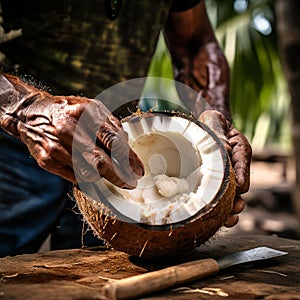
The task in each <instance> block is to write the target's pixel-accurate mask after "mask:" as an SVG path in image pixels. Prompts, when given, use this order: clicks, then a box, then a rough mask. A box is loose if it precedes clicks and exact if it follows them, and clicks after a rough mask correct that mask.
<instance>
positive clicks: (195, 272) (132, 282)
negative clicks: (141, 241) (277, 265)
mask: <svg viewBox="0 0 300 300" xmlns="http://www.w3.org/2000/svg"><path fill="white" fill-rule="evenodd" d="M287 254H288V253H287V252H283V251H279V250H276V249H272V248H268V247H257V248H253V249H250V250H245V251H240V252H236V253H232V254H229V255H226V256H223V257H221V258H220V259H217V260H215V259H212V258H208V259H200V260H195V261H191V262H187V263H183V264H179V265H176V266H172V267H168V268H164V269H161V270H157V271H153V272H148V273H145V274H141V275H137V276H132V277H128V278H124V279H120V280H118V281H114V282H111V283H108V284H106V285H105V286H104V287H103V290H102V292H103V293H104V295H105V296H106V297H107V298H108V299H113V300H117V299H118V300H119V299H134V298H136V297H140V296H144V295H147V294H149V293H153V292H158V291H161V290H165V289H168V288H171V287H174V286H178V285H180V284H184V283H188V282H192V281H195V280H198V279H202V278H205V277H208V276H211V275H214V274H217V273H218V272H219V271H220V270H221V269H225V268H229V267H231V266H234V265H238V264H244V263H249V262H254V261H259V260H266V259H271V258H275V257H279V256H282V255H287Z"/></svg>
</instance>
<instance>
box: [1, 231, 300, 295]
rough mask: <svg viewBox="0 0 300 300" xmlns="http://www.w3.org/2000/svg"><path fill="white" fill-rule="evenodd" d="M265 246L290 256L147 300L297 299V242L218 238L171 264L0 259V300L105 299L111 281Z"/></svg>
mask: <svg viewBox="0 0 300 300" xmlns="http://www.w3.org/2000/svg"><path fill="white" fill-rule="evenodd" d="M257 246H268V247H273V248H276V249H278V250H282V251H286V252H288V253H289V254H288V255H287V256H283V257H280V258H276V259H273V260H269V261H264V262H260V263H255V264H252V265H243V266H238V267H233V268H231V269H228V270H224V271H221V273H219V274H218V275H215V276H212V277H210V278H207V279H205V280H200V281H197V282H193V283H191V284H188V285H185V286H181V287H178V288H176V289H173V290H171V291H165V292H163V293H159V294H156V295H151V296H149V297H147V299H153V300H154V299H155V300H158V299H161V300H162V299H176V300H177V299H223V298H225V299H226V298H227V299H300V276H299V270H300V241H297V240H289V239H282V238H278V237H275V236H253V235H249V236H219V237H215V238H213V239H212V240H211V241H210V242H209V243H207V244H206V245H203V246H202V247H200V248H199V249H197V251H195V252H193V253H187V255H186V256H185V257H181V258H178V259H177V260H176V261H168V260H164V261H163V262H159V261H145V260H140V259H138V258H132V257H128V255H127V254H124V253H121V252H117V251H114V250H103V249H97V250H87V249H77V250H61V251H50V252H47V253H37V254H26V255H19V256H15V257H6V258H2V259H0V299H1V300H2V299H18V300H19V299H20V300H21V299H22V300H23V299H32V300H35V299H47V300H51V299H56V300H57V299H58V300H59V299H64V300H65V299H66V300H68V299H78V300H79V299H104V297H103V295H102V293H101V288H102V287H103V286H104V285H105V284H106V283H107V282H108V281H110V280H117V279H121V278H125V277H129V276H132V275H137V274H142V273H145V272H147V270H156V269H160V268H163V267H167V266H170V265H174V264H178V263H181V262H185V261H191V260H193V259H201V258H209V257H212V258H218V257H221V256H223V255H226V254H229V253H232V252H236V251H240V250H246V249H250V248H252V247H257Z"/></svg>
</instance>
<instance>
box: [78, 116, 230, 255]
mask: <svg viewBox="0 0 300 300" xmlns="http://www.w3.org/2000/svg"><path fill="white" fill-rule="evenodd" d="M122 126H123V129H124V130H125V131H126V132H127V133H128V138H129V144H130V145H131V147H132V149H133V150H134V151H135V152H136V153H137V155H138V156H139V158H140V159H141V160H142V162H143V164H144V167H145V175H144V176H143V177H142V178H141V179H139V180H138V184H137V187H136V188H135V189H133V190H125V189H121V188H118V187H116V186H114V185H113V184H111V183H110V182H108V181H107V180H105V179H102V180H101V182H98V183H97V184H96V185H94V186H93V189H92V191H91V189H82V190H83V191H81V190H80V189H79V188H77V187H75V188H74V196H75V199H76V201H77V204H78V206H79V209H80V211H81V212H82V214H83V216H84V218H85V220H86V221H87V222H88V224H89V225H90V226H91V228H92V229H93V231H94V232H95V233H96V234H97V235H98V236H99V237H100V238H101V239H104V240H105V241H106V242H107V243H108V244H109V245H111V246H112V247H113V248H115V249H116V250H119V251H123V252H126V253H128V254H130V255H134V256H140V257H147V258H149V257H163V256H168V257H170V256H176V255H180V254H182V253H184V252H186V251H189V250H192V249H194V248H196V247H197V246H199V245H201V244H203V243H204V242H206V241H207V240H208V239H209V238H211V237H212V236H213V235H214V234H215V233H216V232H217V231H218V230H219V229H220V228H221V227H222V226H223V225H224V223H225V222H226V220H227V218H228V216H229V215H230V212H231V210H232V206H233V202H234V198H235V192H236V181H235V175H234V171H233V168H232V166H231V162H230V159H229V157H228V153H227V151H226V149H225V147H224V146H223V144H222V142H221V140H220V139H219V138H218V137H217V136H216V134H215V133H214V132H213V131H212V130H211V129H210V128H208V127H207V126H206V125H205V124H203V123H201V122H200V121H198V120H196V119H195V118H193V117H191V116H187V115H184V114H181V113H180V114H179V113H145V114H139V115H133V116H130V117H128V118H125V119H124V120H123V121H122Z"/></svg>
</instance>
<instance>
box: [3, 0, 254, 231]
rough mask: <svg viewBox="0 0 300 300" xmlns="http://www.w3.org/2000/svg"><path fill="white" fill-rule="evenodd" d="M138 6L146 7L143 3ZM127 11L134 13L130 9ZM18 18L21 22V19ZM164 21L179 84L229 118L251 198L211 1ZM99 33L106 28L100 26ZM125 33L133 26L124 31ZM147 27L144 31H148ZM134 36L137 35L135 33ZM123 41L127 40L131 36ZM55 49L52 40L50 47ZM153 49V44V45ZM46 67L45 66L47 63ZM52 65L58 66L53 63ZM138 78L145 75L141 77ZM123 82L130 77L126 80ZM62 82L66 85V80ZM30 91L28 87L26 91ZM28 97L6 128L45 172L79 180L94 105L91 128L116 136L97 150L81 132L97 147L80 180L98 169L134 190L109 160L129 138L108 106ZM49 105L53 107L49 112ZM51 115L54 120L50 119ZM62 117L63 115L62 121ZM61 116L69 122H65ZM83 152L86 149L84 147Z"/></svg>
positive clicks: (240, 175)
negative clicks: (75, 140)
mask: <svg viewBox="0 0 300 300" xmlns="http://www.w3.org/2000/svg"><path fill="white" fill-rule="evenodd" d="M129 3H130V2H129ZM138 3H144V2H143V1H139V2H138ZM145 3H146V2H145ZM149 3H150V2H149ZM182 3H183V2H182ZM150 4H151V3H150ZM173 8H174V7H173ZM124 11H125V12H129V11H130V10H124ZM80 15H81V14H80ZM151 18H153V17H152V16H151ZM12 19H13V20H17V19H16V18H12ZM142 21H143V20H142ZM160 22H161V23H159V24H157V26H155V28H157V29H158V28H161V26H160V24H162V23H163V22H164V25H162V26H163V30H164V34H165V38H166V41H167V45H168V48H169V51H170V55H171V58H172V61H173V65H174V70H175V79H176V80H178V81H180V82H182V83H185V84H187V85H188V86H190V87H192V88H193V89H194V90H196V91H197V92H199V94H200V95H201V96H203V97H204V98H205V99H206V100H207V102H208V103H209V104H210V105H211V107H212V108H213V109H215V110H216V111H219V112H220V113H222V114H223V115H224V117H225V119H224V122H223V121H222V122H223V124H224V126H223V128H224V135H225V137H226V139H227V141H228V146H227V148H228V150H230V151H231V156H232V163H233V166H234V169H235V174H236V180H237V182H238V185H239V190H238V194H242V193H245V192H246V191H247V190H248V188H249V174H250V171H249V170H250V160H251V159H250V158H251V147H250V145H249V143H248V141H247V140H246V138H245V137H244V136H243V135H242V134H241V133H240V132H238V131H237V130H236V129H235V128H234V127H233V126H232V124H231V115H230V107H229V68H228V64H227V61H226V59H225V57H224V54H223V52H222V51H221V49H220V47H219V45H218V43H217V41H216V38H215V36H214V32H213V29H212V27H211V25H210V22H209V19H208V16H207V14H206V10H205V1H200V2H199V3H198V4H197V5H195V6H194V7H192V8H191V9H188V10H185V11H181V12H174V11H172V8H171V11H170V12H169V15H168V16H167V19H166V20H165V18H161V20H160ZM141 23H143V24H146V28H150V27H149V26H148V23H147V22H141ZM133 25H134V28H136V27H137V28H138V29H139V28H140V27H141V26H136V24H133ZM139 25H140V24H139ZM158 25H159V26H158ZM97 26H98V25H97ZM96 28H101V27H100V26H98V27H96ZM119 28H127V27H126V26H124V27H122V26H119ZM141 28H143V29H144V27H141ZM133 31H134V32H136V31H135V30H133ZM150 32H151V33H152V32H153V28H150ZM158 33H159V31H157V35H158ZM43 36H45V35H41V37H43ZM46 36H48V35H46ZM49 36H51V35H49ZM101 36H106V35H101ZM121 36H122V37H125V36H126V37H127V35H121ZM73 37H74V34H73V35H72V38H73ZM96 40H97V41H100V43H101V40H99V39H96ZM116 40H119V39H116ZM153 40H154V39H151V41H152V42H153ZM51 44H52V41H51V43H50V45H51ZM147 44H149V42H148V40H147ZM152 44H153V43H151V45H152ZM41 45H42V43H41ZM78 45H80V48H79V50H80V51H81V50H82V48H81V43H78ZM93 45H94V44H93ZM15 49H17V51H16V52H17V53H22V51H19V48H15ZM147 49H148V48H147ZM148 50H149V49H148ZM29 53H31V52H29ZM116 53H117V52H116ZM116 55H117V54H116ZM24 56H25V57H24V59H26V58H27V59H28V58H30V61H29V65H32V61H31V56H30V55H24ZM99 56H101V55H99ZM43 57H44V56H43ZM113 57H114V56H113ZM141 57H142V58H143V60H144V58H145V57H146V55H142V56H141ZM114 58H115V57H114ZM130 58H131V56H130ZM106 61H107V60H106V59H105V57H104V62H106ZM108 61H109V62H111V61H113V60H112V59H110V60H108ZM125 61H126V60H125ZM128 62H129V64H130V67H131V68H129V69H133V70H136V68H137V67H138V66H140V65H141V63H140V60H137V59H128ZM134 63H136V65H134ZM131 64H133V65H131ZM41 65H42V66H43V67H44V64H41ZM49 66H51V67H52V64H49ZM113 67H114V66H113V65H109V66H108V70H110V69H111V68H113ZM126 69H127V68H126ZM102 70H106V69H102ZM116 70H118V71H119V70H122V68H120V66H118V65H116ZM43 71H44V72H45V74H55V77H57V76H60V74H59V72H55V73H54V72H48V71H47V70H46V69H45V70H43ZM145 71H146V70H145ZM78 72H79V74H80V76H77V75H76V76H75V77H76V78H77V79H79V78H80V80H82V76H81V75H82V69H81V68H79V71H78ZM99 72H100V71H99ZM120 72H121V71H119V73H120ZM87 73H89V72H87ZM89 74H90V73H89ZM99 74H100V73H99ZM101 74H104V75H106V73H105V71H104V72H101ZM138 74H139V75H140V73H138ZM122 76H123V75H122ZM120 78H121V77H120ZM102 79H103V78H102ZM121 79H124V78H123V77H122V78H121ZM98 81H99V82H102V81H103V80H102V81H101V80H94V81H92V80H87V82H88V83H89V85H90V84H91V82H97V83H98ZM61 82H66V80H61ZM0 84H1V82H0ZM19 84H21V82H20V81H15V89H19V88H20V87H18V88H17V87H16V86H17V85H19ZM21 85H22V84H21ZM0 86H1V85H0ZM26 88H27V89H28V88H29V87H28V86H27V87H26ZM26 88H25V87H24V91H25V90H26ZM27 92H28V90H27ZM12 93H13V90H12ZM2 96H3V97H5V96H7V94H5V93H4V94H3V95H2ZM28 97H29V98H30V99H35V101H34V103H32V104H30V105H29V106H28V107H27V108H26V107H25V108H22V107H18V108H17V107H15V109H16V110H15V114H11V115H9V114H6V115H5V118H4V120H3V121H2V122H3V125H2V126H4V129H6V130H8V129H9V131H10V132H11V133H12V134H13V135H15V136H18V137H19V138H20V139H21V140H22V141H24V142H25V143H26V144H27V145H28V147H29V149H30V151H31V153H32V155H33V157H34V158H36V159H37V161H38V163H39V164H40V165H41V166H42V167H44V168H46V169H48V170H49V171H51V172H52V173H56V174H59V175H61V176H62V177H64V178H67V179H69V180H71V181H74V180H75V177H74V172H73V170H72V167H73V166H72V161H71V156H70V154H71V146H72V133H73V132H74V129H75V126H76V122H77V121H78V118H79V117H80V115H81V113H82V111H83V109H84V108H85V107H87V106H88V103H91V106H92V108H90V111H89V110H88V112H89V113H90V115H91V118H90V119H91V120H90V122H91V124H93V123H94V124H95V126H96V127H97V126H98V127H99V129H101V130H100V131H99V132H102V131H103V132H109V134H108V135H106V136H112V138H111V139H110V138H109V139H106V138H105V143H107V144H108V146H107V145H105V143H103V141H104V140H103V134H102V135H101V134H98V135H97V138H98V140H99V142H101V143H102V144H104V146H103V147H98V146H97V147H95V145H94V144H93V143H92V144H91V143H90V142H91V140H93V139H92V138H91V137H90V136H88V135H87V136H86V135H85V130H88V128H87V127H83V128H80V130H81V129H82V132H83V133H82V135H81V136H82V138H81V139H79V145H80V144H81V143H82V146H83V145H91V146H87V149H88V150H87V151H86V152H84V153H83V154H82V155H80V154H79V157H80V158H81V159H78V161H77V162H76V163H77V165H79V166H81V168H79V170H81V171H80V172H79V173H80V177H81V178H83V177H84V176H85V175H87V177H86V178H85V180H93V179H94V178H95V176H96V173H97V172H96V170H98V171H99V172H100V175H102V176H104V177H106V178H107V177H108V178H107V179H109V180H111V181H112V183H115V184H116V185H119V186H121V187H129V186H131V185H133V186H134V184H135V182H136V179H135V177H136V175H133V174H131V175H130V174H124V176H125V177H124V178H127V179H128V180H129V181H128V182H129V183H130V184H129V186H128V184H127V185H126V184H125V183H124V181H127V179H126V180H121V179H120V177H121V178H123V175H122V176H118V175H117V174H116V172H114V171H113V169H112V163H111V160H110V159H109V157H108V156H107V153H109V150H110V148H109V147H110V146H109V144H110V143H109V142H108V140H117V138H116V137H117V135H118V134H119V135H120V137H121V139H120V141H125V140H126V137H125V136H124V133H122V132H121V131H120V129H119V127H118V126H119V125H116V124H117V123H115V122H114V121H112V120H113V119H112V117H108V116H110V113H109V112H107V110H106V109H105V108H103V105H102V107H101V104H100V103H98V104H95V103H94V101H93V100H89V99H86V98H78V97H73V96H67V97H54V96H50V95H49V94H46V93H44V92H43V93H41V92H40V91H37V90H35V91H34V92H33V94H32V95H28ZM34 97H35V98H34ZM41 100H43V101H41ZM55 101H57V102H55ZM182 101H183V102H184V104H185V106H186V107H187V108H188V109H189V110H190V111H191V112H192V113H193V114H194V115H195V116H196V117H199V115H200V114H201V113H202V111H203V107H202V103H200V102H197V100H196V101H190V99H189V97H188V95H182ZM0 102H1V99H0ZM31 105H33V106H31ZM48 105H49V107H47V106H48ZM31 107H32V109H31ZM54 107H55V109H54ZM102 108H103V109H102ZM4 110H5V107H4ZM54 111H56V113H54ZM50 112H52V113H50ZM48 113H49V114H50V115H48ZM59 113H61V114H60V116H59ZM27 114H28V116H27ZM25 115H26V117H25ZM61 116H64V117H63V118H59V117H61ZM19 117H22V118H23V119H22V120H21V119H19ZM96 120H97V121H96ZM225 120H226V122H225ZM227 122H228V123H227ZM83 125H84V124H83ZM36 142H37V143H36ZM34 143H36V145H34ZM124 144H125V145H123V142H120V149H121V150H120V151H117V152H119V153H121V157H122V155H124V153H128V152H130V151H129V150H128V145H127V143H124ZM229 146H230V147H229ZM123 147H124V148H123ZM79 148H81V147H80V146H79ZM117 148H118V147H117ZM78 150H80V149H78ZM78 152H80V151H78ZM130 153H131V152H130ZM127 156H128V155H127ZM76 157H77V156H76ZM121 160H122V159H121ZM125 161H126V160H125ZM127 161H128V160H127ZM130 161H131V163H130V164H131V166H132V168H133V170H134V171H135V173H136V174H137V176H138V175H140V174H142V168H141V165H140V162H139V160H138V159H137V158H136V157H135V156H134V154H132V153H131V154H130ZM86 162H88V163H86ZM89 164H91V168H89V167H88V165H89ZM122 164H123V167H122ZM124 164H126V162H124V161H123V162H122V163H120V166H121V168H120V169H121V170H120V172H121V173H120V174H122V173H124V170H126V167H124ZM243 208H244V202H243V201H242V200H241V198H240V197H238V198H237V200H236V202H235V205H234V207H233V210H232V214H233V216H232V217H231V218H230V219H229V220H228V222H227V225H228V226H233V225H235V224H236V223H237V221H238V216H236V214H238V213H239V212H241V211H242V209H243Z"/></svg>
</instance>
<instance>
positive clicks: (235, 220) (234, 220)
mask: <svg viewBox="0 0 300 300" xmlns="http://www.w3.org/2000/svg"><path fill="white" fill-rule="evenodd" d="M238 221H239V217H238V216H237V215H232V216H230V217H229V218H228V219H227V221H226V223H225V224H224V226H225V227H228V228H230V227H233V226H235V225H236V224H237V223H238Z"/></svg>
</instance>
